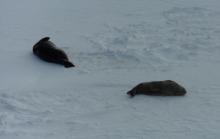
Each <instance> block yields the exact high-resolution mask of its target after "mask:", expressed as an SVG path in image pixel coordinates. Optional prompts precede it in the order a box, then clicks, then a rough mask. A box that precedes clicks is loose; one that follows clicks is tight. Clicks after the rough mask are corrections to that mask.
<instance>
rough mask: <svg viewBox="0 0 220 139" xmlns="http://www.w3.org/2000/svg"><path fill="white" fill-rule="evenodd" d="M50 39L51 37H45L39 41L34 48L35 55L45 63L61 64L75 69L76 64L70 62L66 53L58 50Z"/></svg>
mask: <svg viewBox="0 0 220 139" xmlns="http://www.w3.org/2000/svg"><path fill="white" fill-rule="evenodd" d="M49 39H50V38H49V37H45V38H42V39H41V40H40V41H38V42H37V43H36V44H35V45H34V46H33V53H34V54H35V55H36V56H38V57H39V58H40V59H42V60H44V61H47V62H51V63H57V64H61V65H64V66H65V67H66V68H69V67H74V64H73V63H71V62H70V61H69V59H68V57H67V55H66V53H65V52H64V51H63V50H61V49H59V48H57V47H56V46H55V44H54V43H52V42H51V41H49Z"/></svg>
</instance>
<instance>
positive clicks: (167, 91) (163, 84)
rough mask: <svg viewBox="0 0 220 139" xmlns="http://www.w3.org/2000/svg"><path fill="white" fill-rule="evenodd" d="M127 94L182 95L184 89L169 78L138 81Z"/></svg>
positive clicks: (184, 91) (132, 95) (184, 92)
mask: <svg viewBox="0 0 220 139" xmlns="http://www.w3.org/2000/svg"><path fill="white" fill-rule="evenodd" d="M127 94H128V95H130V96H131V97H134V96H135V95H138V94H144V95H154V96H183V95H185V94H186V89H185V88H183V87H182V86H180V85H179V84H178V83H176V82H174V81H171V80H165V81H153V82H144V83H140V84H138V85H137V86H136V87H134V88H133V89H131V90H130V91H129V92H127Z"/></svg>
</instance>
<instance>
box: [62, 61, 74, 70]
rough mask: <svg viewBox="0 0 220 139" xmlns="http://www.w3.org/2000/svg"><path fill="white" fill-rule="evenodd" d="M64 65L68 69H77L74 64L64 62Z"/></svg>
mask: <svg viewBox="0 0 220 139" xmlns="http://www.w3.org/2000/svg"><path fill="white" fill-rule="evenodd" d="M63 65H64V67H66V68H70V67H75V65H74V64H73V63H72V62H70V61H66V60H65V61H64V62H63Z"/></svg>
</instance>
